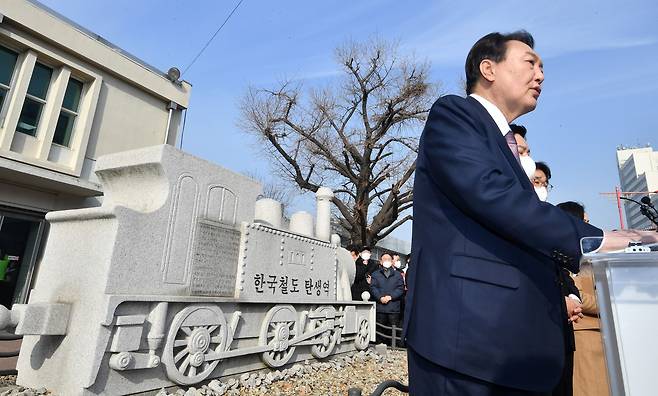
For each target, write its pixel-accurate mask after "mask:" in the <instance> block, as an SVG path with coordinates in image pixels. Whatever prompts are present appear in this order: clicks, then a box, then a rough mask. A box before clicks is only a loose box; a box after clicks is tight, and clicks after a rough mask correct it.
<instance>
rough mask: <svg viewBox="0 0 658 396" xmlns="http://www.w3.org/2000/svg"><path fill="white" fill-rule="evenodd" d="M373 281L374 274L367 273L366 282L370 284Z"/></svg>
mask: <svg viewBox="0 0 658 396" xmlns="http://www.w3.org/2000/svg"><path fill="white" fill-rule="evenodd" d="M371 281H372V276H370V275H366V282H368V284H370V282H371Z"/></svg>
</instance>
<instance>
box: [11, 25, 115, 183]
mask: <svg viewBox="0 0 658 396" xmlns="http://www.w3.org/2000/svg"><path fill="white" fill-rule="evenodd" d="M0 45H2V46H3V47H6V48H7V49H9V50H11V51H14V52H16V53H18V60H17V62H16V66H15V67H14V75H13V77H12V85H11V91H10V92H9V95H8V97H7V98H6V99H5V102H6V104H5V105H4V106H3V109H2V112H3V113H2V114H0V157H4V158H7V159H10V160H15V161H19V162H23V163H27V164H31V165H34V166H38V167H42V168H45V169H51V170H54V171H56V172H60V173H62V174H66V175H70V176H74V177H82V174H83V173H84V172H85V171H84V170H83V167H84V166H86V161H85V154H86V152H87V148H88V145H89V142H90V138H91V134H92V126H93V122H94V119H95V116H96V108H97V106H98V105H99V100H100V93H101V87H102V86H103V75H102V74H101V72H100V71H99V70H96V69H95V68H94V66H92V65H89V64H86V63H84V61H83V60H81V59H78V58H76V57H75V56H72V55H71V54H69V53H66V52H62V51H60V49H59V48H57V47H54V46H53V45H51V44H49V43H46V42H43V41H39V40H38V39H36V38H35V37H32V36H29V35H24V34H23V33H22V32H18V31H16V30H14V29H13V27H11V26H9V25H3V24H0ZM37 62H39V63H41V64H43V65H45V66H48V67H50V68H52V69H53V75H52V76H51V83H50V84H51V85H50V87H51V88H49V89H50V90H51V92H55V91H57V92H58V94H57V95H54V94H53V95H52V96H51V93H49V94H48V96H47V98H46V104H45V107H44V110H43V114H42V116H41V117H40V122H39V124H40V125H39V126H38V127H39V129H40V131H39V132H38V133H37V134H36V137H33V136H31V135H27V134H24V133H20V132H16V131H15V129H16V125H17V123H18V119H19V116H20V111H21V110H22V105H23V102H24V101H25V98H26V97H27V88H28V85H29V79H30V78H31V73H32V71H33V68H34V66H35V65H36V63H37ZM62 75H63V76H67V78H68V77H73V78H74V79H76V80H78V81H79V82H81V83H82V84H83V89H82V92H81V95H80V102H79V104H78V111H77V115H76V120H75V125H74V127H73V131H72V133H71V138H70V143H69V146H68V147H67V146H63V145H59V144H57V143H54V142H53V141H52V139H53V136H54V130H55V127H56V123H57V119H58V117H59V114H60V111H61V107H62V100H63V95H64V93H65V89H66V85H64V86H61V85H58V88H57V89H56V90H55V89H54V88H53V84H56V83H57V84H59V82H58V81H61V80H58V78H59V76H62ZM60 90H61V91H60ZM51 97H52V98H54V99H55V100H53V101H52V103H50V102H51ZM42 128H43V131H45V133H41V129H42ZM19 135H22V136H19ZM28 136H29V137H28ZM16 139H18V140H17V141H16ZM14 146H15V147H16V149H14Z"/></svg>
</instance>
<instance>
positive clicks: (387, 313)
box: [370, 253, 404, 333]
mask: <svg viewBox="0 0 658 396" xmlns="http://www.w3.org/2000/svg"><path fill="white" fill-rule="evenodd" d="M370 294H371V295H372V297H373V298H374V299H375V301H376V302H377V315H376V316H377V323H379V324H381V325H384V326H388V327H390V326H393V325H395V326H397V327H400V306H401V301H402V298H403V297H404V280H403V279H402V275H401V274H400V271H397V270H396V269H395V268H394V267H393V257H392V256H391V255H390V254H389V253H384V254H382V255H381V257H380V268H379V269H378V270H376V271H375V272H373V273H372V278H371V282H370ZM387 332H388V331H387ZM387 332H386V333H387Z"/></svg>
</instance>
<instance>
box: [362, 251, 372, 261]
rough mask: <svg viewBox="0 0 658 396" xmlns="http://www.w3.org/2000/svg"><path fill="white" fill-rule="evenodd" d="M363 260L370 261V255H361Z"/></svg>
mask: <svg viewBox="0 0 658 396" xmlns="http://www.w3.org/2000/svg"><path fill="white" fill-rule="evenodd" d="M361 258H362V259H364V260H365V261H368V260H370V253H366V252H363V253H361Z"/></svg>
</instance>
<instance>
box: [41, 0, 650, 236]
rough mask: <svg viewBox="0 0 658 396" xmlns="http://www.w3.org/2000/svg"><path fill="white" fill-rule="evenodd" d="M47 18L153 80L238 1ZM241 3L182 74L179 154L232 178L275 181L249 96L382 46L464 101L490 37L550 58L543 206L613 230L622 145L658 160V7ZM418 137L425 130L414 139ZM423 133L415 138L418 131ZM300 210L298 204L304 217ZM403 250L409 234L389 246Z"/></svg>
mask: <svg viewBox="0 0 658 396" xmlns="http://www.w3.org/2000/svg"><path fill="white" fill-rule="evenodd" d="M41 2H42V3H43V4H45V5H46V6H48V7H50V8H52V9H54V10H55V11H57V12H59V13H60V14H62V15H64V16H66V17H67V18H69V19H71V20H73V21H75V22H76V23H78V24H80V25H82V26H84V27H86V28H87V29H89V30H91V31H93V32H95V33H96V34H98V35H100V36H102V37H103V38H105V39H106V40H109V41H110V42H112V43H114V44H116V45H118V46H119V47H121V48H122V49H124V50H126V51H128V52H130V53H132V54H133V55H136V56H137V57H139V58H140V59H143V60H144V61H146V62H147V63H149V64H152V65H154V66H156V67H158V68H159V69H161V70H165V71H166V70H167V69H169V67H171V66H176V67H178V68H179V69H181V70H184V69H185V68H186V67H187V66H188V65H189V64H190V62H191V61H192V59H193V58H194V57H195V56H196V55H197V53H198V52H199V50H200V49H201V48H202V47H203V46H204V45H205V44H206V42H207V41H208V40H209V39H210V37H211V36H212V34H213V33H214V32H215V31H216V30H217V29H218V28H219V26H220V25H221V23H222V22H223V21H224V19H225V18H226V17H227V16H228V14H229V13H230V12H231V10H233V8H234V7H235V5H236V4H237V3H238V0H231V1H229V0H222V1H214V0H213V1H211V0H205V1H200V0H198V1H197V0H188V1H184V2H182V1H170V0H157V1H156V0H139V1H134V0H112V1H109V0H95V1H89V0H42V1H41ZM537 3H538V2H529V1H498V2H479V1H470V2H463V1H421V0H411V1H404V2H401V1H397V0H377V1H376V0H360V1H336V0H325V1H321V2H319V1H308V0H303V1H302V0H279V1H264V0H260V1H256V0H244V1H243V3H242V4H241V5H240V7H239V8H238V9H237V11H236V12H235V14H234V15H233V16H232V18H231V19H230V20H229V21H228V23H227V24H226V25H225V26H224V28H223V29H222V30H221V32H220V33H219V34H218V35H217V36H216V38H215V39H214V41H213V42H212V43H211V44H210V45H209V46H208V48H207V49H206V50H205V51H204V53H203V54H202V55H201V56H200V57H199V59H198V60H197V61H196V63H194V64H193V65H192V66H191V67H190V68H189V70H188V71H187V72H186V73H185V74H184V75H183V79H185V80H187V81H189V82H190V83H191V84H192V85H193V88H192V95H191V101H190V107H189V110H188V114H187V120H186V125H185V131H184V138H183V149H184V150H185V151H188V152H190V153H192V154H194V155H197V156H200V157H203V158H206V159H208V160H211V161H213V162H216V163H218V164H220V165H222V166H224V167H227V168H229V169H233V170H236V171H239V172H245V173H249V174H258V175H261V177H263V178H266V179H267V178H269V177H272V176H270V175H271V168H270V165H269V164H268V162H267V160H266V159H265V158H263V157H262V156H261V155H260V154H259V153H260V151H259V149H258V147H257V143H256V141H255V140H254V139H253V138H251V137H249V136H248V135H247V134H245V133H244V132H243V131H241V130H240V128H239V126H238V124H239V117H240V112H239V104H240V100H241V98H242V97H243V96H244V94H245V92H246V91H247V89H248V88H249V87H256V88H272V87H274V86H276V84H277V83H278V82H280V81H282V80H283V79H295V80H299V81H300V82H302V83H303V84H305V85H306V86H316V85H331V83H332V82H333V81H335V79H336V78H337V76H339V73H340V68H339V66H338V65H337V64H336V63H335V59H334V49H335V48H336V47H338V46H340V45H342V44H344V43H346V42H347V41H350V40H354V41H366V40H368V39H371V38H380V39H384V40H387V41H390V42H394V43H397V44H398V45H399V52H400V54H401V55H403V56H406V55H410V56H415V57H416V58H417V59H419V60H421V61H424V60H426V61H428V62H430V64H431V74H430V77H431V80H432V81H434V82H437V83H440V84H441V87H442V92H444V93H453V94H460V95H463V89H462V88H461V87H462V81H463V78H464V77H463V75H464V72H463V64H464V59H465V57H466V54H467V53H468V50H469V49H470V47H471V46H472V45H473V43H474V42H475V41H476V40H477V39H478V38H480V37H481V36H483V35H485V34H487V33H490V32H492V31H500V32H510V31H514V30H518V29H525V30H527V31H529V32H530V33H532V34H533V36H534V38H535V42H536V46H535V49H536V51H537V52H538V53H539V54H540V55H541V56H542V58H543V59H544V72H545V78H546V79H545V81H544V84H543V90H542V94H541V98H540V99H539V105H538V107H537V109H536V110H535V111H534V112H532V113H530V114H527V115H525V116H523V117H521V118H519V119H517V121H516V123H520V124H523V125H525V126H526V127H527V128H528V135H527V138H528V142H529V144H530V147H531V150H532V156H533V158H534V159H535V160H537V161H545V162H547V163H548V164H549V166H550V167H551V170H552V173H553V178H552V180H551V183H552V184H553V185H554V186H555V187H554V189H553V190H552V191H551V193H550V195H549V201H550V202H553V203H558V202H562V201H566V200H575V201H580V202H582V203H584V204H585V206H586V209H587V211H588V213H589V215H590V219H591V222H592V223H593V224H595V225H597V226H599V227H602V228H604V229H612V228H618V227H619V216H618V212H617V207H616V202H615V200H614V199H613V198H610V196H604V195H601V194H600V193H601V192H612V191H614V189H615V186H617V185H619V176H618V172H617V166H616V157H615V150H616V148H617V146H619V145H625V146H632V145H636V146H644V145H646V144H650V145H652V146H653V147H654V148H655V149H656V150H658V117H656V116H655V113H656V111H655V102H656V93H658V78H656V77H655V74H656V69H654V67H656V66H657V65H658V24H657V23H656V21H658V3H655V2H654V1H650V0H638V1H635V0H629V1H626V2H612V1H608V2H601V1H593V0H579V1H575V2H574V1H569V2H567V1H561V0H558V1H553V2H544V3H547V4H542V5H537ZM419 128H420V127H419ZM418 132H419V133H420V130H419V131H418ZM308 201H309V200H308V199H307V198H304V197H301V198H298V199H296V200H295V201H294V205H296V206H299V209H307V210H308V208H305V206H307V205H308ZM394 235H395V236H397V237H398V238H402V239H406V240H410V239H411V226H410V224H408V223H407V224H406V225H405V226H404V227H401V229H399V230H397V231H396V232H395V233H394Z"/></svg>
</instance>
